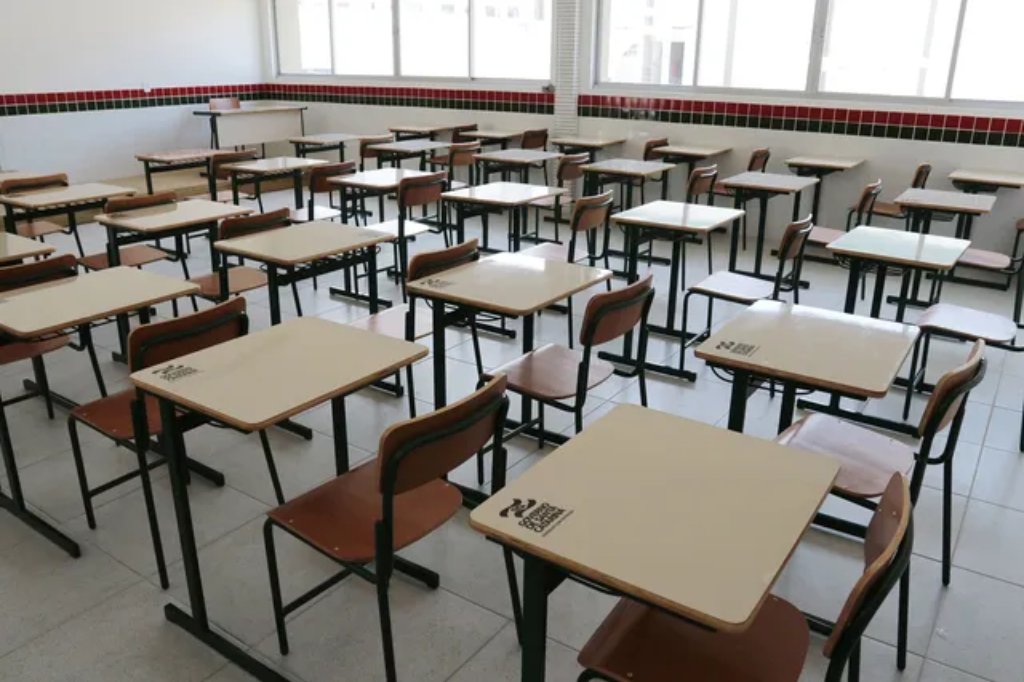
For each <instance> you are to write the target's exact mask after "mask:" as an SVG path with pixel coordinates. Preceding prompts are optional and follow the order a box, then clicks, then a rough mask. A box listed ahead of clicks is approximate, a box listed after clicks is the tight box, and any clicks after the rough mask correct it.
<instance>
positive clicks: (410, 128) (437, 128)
mask: <svg viewBox="0 0 1024 682" xmlns="http://www.w3.org/2000/svg"><path fill="white" fill-rule="evenodd" d="M457 127H459V126H455V125H447V124H444V123H434V124H420V125H397V126H391V127H390V128H388V130H389V131H391V132H393V133H408V134H411V135H432V134H434V133H446V132H448V131H449V130H455V128H457Z"/></svg>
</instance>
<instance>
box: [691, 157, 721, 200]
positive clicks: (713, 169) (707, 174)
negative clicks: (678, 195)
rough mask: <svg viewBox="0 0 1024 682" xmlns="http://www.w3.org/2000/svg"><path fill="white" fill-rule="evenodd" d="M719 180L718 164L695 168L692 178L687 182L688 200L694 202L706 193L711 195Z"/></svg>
mask: <svg viewBox="0 0 1024 682" xmlns="http://www.w3.org/2000/svg"><path fill="white" fill-rule="evenodd" d="M717 181H718V166H717V165H712V166H704V167H703V168H694V169H693V172H692V173H690V180H689V181H688V182H687V183H686V200H687V201H689V202H691V203H693V202H696V201H698V200H699V199H700V198H701V197H702V196H704V195H705V194H707V195H710V194H711V192H712V190H714V189H715V183H716V182H717Z"/></svg>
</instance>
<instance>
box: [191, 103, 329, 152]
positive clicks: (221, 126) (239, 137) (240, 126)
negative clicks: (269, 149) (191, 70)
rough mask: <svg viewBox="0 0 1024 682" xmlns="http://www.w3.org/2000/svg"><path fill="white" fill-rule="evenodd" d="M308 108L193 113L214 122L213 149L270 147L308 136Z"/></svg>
mask: <svg viewBox="0 0 1024 682" xmlns="http://www.w3.org/2000/svg"><path fill="white" fill-rule="evenodd" d="M308 108H309V107H307V106H306V105H305V104H284V103H281V102H244V103H243V104H242V106H241V107H240V108H238V109H216V110H213V111H211V110H209V109H202V110H200V111H193V112H192V114H193V115H194V116H203V117H206V118H207V119H209V121H210V146H211V147H213V148H215V149H220V148H221V147H237V146H240V145H246V144H266V143H267V142H278V141H280V140H287V139H288V138H290V137H298V136H301V135H305V134H306V119H305V113H306V109H308Z"/></svg>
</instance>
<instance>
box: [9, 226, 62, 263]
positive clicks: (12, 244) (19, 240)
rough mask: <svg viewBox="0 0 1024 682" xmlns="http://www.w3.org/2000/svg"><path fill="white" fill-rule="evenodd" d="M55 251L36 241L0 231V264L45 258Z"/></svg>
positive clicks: (53, 248) (48, 245)
mask: <svg viewBox="0 0 1024 682" xmlns="http://www.w3.org/2000/svg"><path fill="white" fill-rule="evenodd" d="M56 250H57V249H56V247H54V246H51V245H50V244H44V243H43V242H41V241H38V240H36V239H29V238H27V237H21V236H18V235H16V234H9V233H7V232H3V231H0V264H4V265H5V264H7V263H16V262H18V261H20V260H24V259H25V258H32V257H33V256H45V255H46V254H48V253H53V252H54V251H56Z"/></svg>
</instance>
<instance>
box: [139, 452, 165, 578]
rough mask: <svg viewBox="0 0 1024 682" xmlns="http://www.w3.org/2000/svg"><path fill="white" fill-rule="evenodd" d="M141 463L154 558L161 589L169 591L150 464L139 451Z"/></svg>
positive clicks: (140, 475)
mask: <svg viewBox="0 0 1024 682" xmlns="http://www.w3.org/2000/svg"><path fill="white" fill-rule="evenodd" d="M137 456H138V462H139V480H140V481H141V483H142V498H143V500H144V501H145V503H146V517H147V519H148V521H149V534H150V537H151V538H152V540H153V556H154V557H155V558H156V568H157V572H158V573H159V574H160V587H162V588H163V589H165V590H166V589H167V588H168V587H170V586H171V581H170V579H169V578H168V577H167V559H166V558H165V557H164V543H163V540H162V539H161V537H160V520H159V519H158V518H157V515H156V502H155V501H154V500H153V483H152V481H151V480H150V478H149V463H148V462H147V461H146V453H145V451H144V450H143V451H137Z"/></svg>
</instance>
